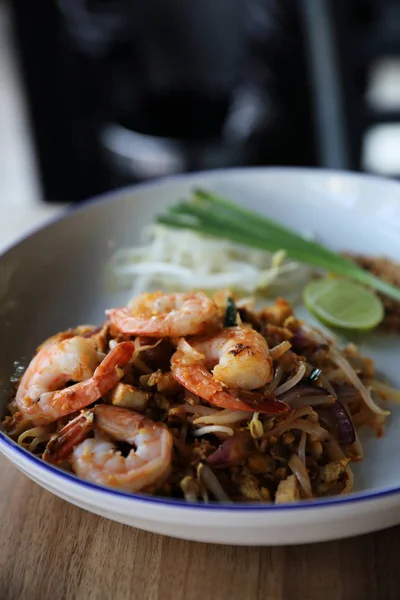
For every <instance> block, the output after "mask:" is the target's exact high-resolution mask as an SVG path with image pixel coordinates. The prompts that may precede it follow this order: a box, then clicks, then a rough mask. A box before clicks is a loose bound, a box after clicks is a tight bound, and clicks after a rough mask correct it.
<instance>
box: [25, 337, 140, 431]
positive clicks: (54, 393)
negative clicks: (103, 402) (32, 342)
mask: <svg viewBox="0 0 400 600" xmlns="http://www.w3.org/2000/svg"><path fill="white" fill-rule="evenodd" d="M133 352H134V343H133V342H122V343H120V344H118V345H117V346H116V347H115V348H114V349H113V350H112V351H111V352H110V353H109V354H107V356H106V357H105V358H104V360H103V361H102V362H101V364H100V365H99V364H98V363H99V359H98V355H97V352H96V350H95V348H94V346H93V344H92V343H91V342H90V341H89V340H87V339H85V338H83V337H81V336H75V337H72V338H69V339H66V340H63V341H61V342H60V341H58V342H57V341H55V342H53V343H49V344H46V345H44V346H42V347H41V349H40V350H39V352H38V353H37V354H36V356H35V357H34V358H33V359H32V361H31V363H30V364H29V366H28V368H27V370H26V371H25V373H24V375H23V377H22V379H21V382H20V385H19V387H18V390H17V395H16V399H15V400H16V405H17V407H18V410H19V411H20V413H22V415H23V416H24V417H25V419H27V420H28V421H32V422H33V424H34V425H45V424H48V423H52V422H53V421H56V420H57V419H59V418H60V417H63V416H65V415H68V414H70V413H72V412H75V411H77V410H80V409H82V408H84V407H85V406H88V405H89V404H91V403H92V402H95V401H96V400H98V399H99V398H101V396H103V395H104V394H105V393H106V392H108V391H109V390H110V389H112V388H113V387H114V386H115V385H116V384H117V383H118V381H119V379H120V378H121V376H122V374H123V371H122V370H118V367H124V366H126V365H127V364H128V363H129V361H130V359H131V357H132V354H133ZM71 381H75V382H78V383H75V384H74V385H70V386H69V387H65V386H66V385H67V384H68V383H70V382H71Z"/></svg>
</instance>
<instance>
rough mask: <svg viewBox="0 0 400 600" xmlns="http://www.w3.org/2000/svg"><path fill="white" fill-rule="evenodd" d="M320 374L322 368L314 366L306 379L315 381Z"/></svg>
mask: <svg viewBox="0 0 400 600" xmlns="http://www.w3.org/2000/svg"><path fill="white" fill-rule="evenodd" d="M321 375H322V369H317V368H316V367H315V368H314V369H313V370H312V371H311V373H310V374H309V376H308V381H311V382H315V381H317V379H318V378H319V377H320V376H321Z"/></svg>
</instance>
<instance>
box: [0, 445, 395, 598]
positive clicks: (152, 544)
mask: <svg viewBox="0 0 400 600" xmlns="http://www.w3.org/2000/svg"><path fill="white" fill-rule="evenodd" d="M0 474H1V476H0V599H1V600H20V599H23V600H48V599H57V600H64V599H68V600H70V599H74V600H75V599H77V600H89V599H90V600H91V599H93V600H94V599H95V600H100V599H101V600H103V599H104V600H108V599H113V600H120V599H121V600H125V599H129V600H136V599H140V600H169V599H174V600H219V599H225V598H227V599H228V598H229V599H241V600H253V599H255V600H281V599H284V600H297V599H304V600H338V599H340V600H376V599H382V600H389V599H390V600H392V599H393V600H399V599H400V528H398V527H397V528H394V529H390V530H386V531H383V532H380V533H377V534H374V535H368V536H362V537H358V538H353V539H349V540H343V541H339V542H330V543H324V544H313V545H306V546H291V547H275V548H255V547H252V548H239V547H234V546H216V545H211V544H200V543H194V542H185V541H181V540H175V539H172V538H167V537H162V536H158V535H154V534H150V533H145V532H142V531H139V530H136V529H132V528H130V527H127V526H125V525H119V524H117V523H113V522H112V521H108V520H106V519H103V518H101V517H97V516H94V515H92V514H90V513H88V512H85V511H83V510H81V509H79V508H75V507H74V506H72V505H70V504H67V503H66V502H65V501H63V500H60V499H59V498H57V497H55V496H53V495H52V494H50V493H49V492H46V491H45V490H43V489H41V488H40V487H39V486H38V485H36V484H35V483H33V482H31V481H30V480H29V479H27V478H26V477H25V476H24V475H22V474H21V473H19V471H17V469H15V467H14V466H12V465H11V463H9V462H8V461H7V460H6V459H5V458H4V457H1V456H0Z"/></svg>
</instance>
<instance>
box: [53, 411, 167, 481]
mask: <svg viewBox="0 0 400 600" xmlns="http://www.w3.org/2000/svg"><path fill="white" fill-rule="evenodd" d="M92 430H94V431H95V437H94V438H90V439H85V438H87V436H88V434H89V432H90V431H92ZM103 434H105V437H104V435H103ZM110 438H111V440H117V441H123V442H126V443H128V444H130V445H131V446H133V447H132V449H131V450H130V452H129V454H128V456H126V457H124V456H122V454H121V452H119V451H118V450H117V449H116V447H115V443H114V442H113V441H109V440H110ZM172 446H173V439H172V435H171V433H170V432H169V431H168V429H167V428H166V427H165V426H164V425H162V424H161V423H155V422H154V421H151V420H150V419H148V418H146V417H144V416H143V415H142V414H140V413H138V412H135V411H133V410H129V409H127V408H121V407H117V406H109V405H107V404H98V405H97V406H95V407H94V408H93V409H92V410H90V411H88V410H86V411H82V412H81V414H80V415H78V416H77V417H76V418H75V419H74V420H73V421H71V422H70V423H68V424H67V425H66V426H65V427H64V428H63V429H62V430H61V431H60V432H59V433H58V434H56V436H54V437H53V439H52V440H50V442H49V443H48V445H47V448H46V451H45V453H44V455H43V458H44V460H46V461H47V462H51V463H55V464H56V463H58V462H61V461H63V460H65V459H66V458H67V457H68V456H69V457H70V461H71V465H72V468H73V470H74V472H75V473H76V474H77V475H78V477H81V478H82V479H86V480H87V481H92V482H94V483H98V484H100V485H107V486H111V487H116V488H119V489H123V490H128V491H131V492H137V491H141V490H146V489H148V488H152V489H153V490H154V489H155V488H156V487H158V486H159V485H160V484H161V483H162V482H163V481H165V479H166V478H167V477H168V476H169V474H170V472H171V463H172Z"/></svg>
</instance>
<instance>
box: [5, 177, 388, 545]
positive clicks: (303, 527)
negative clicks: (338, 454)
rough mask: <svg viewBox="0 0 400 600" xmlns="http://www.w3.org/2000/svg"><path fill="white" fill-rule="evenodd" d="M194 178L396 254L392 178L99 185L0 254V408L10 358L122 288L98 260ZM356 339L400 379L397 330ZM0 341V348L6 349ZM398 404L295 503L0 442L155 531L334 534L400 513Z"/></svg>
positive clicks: (337, 242)
mask: <svg viewBox="0 0 400 600" xmlns="http://www.w3.org/2000/svg"><path fill="white" fill-rule="evenodd" d="M193 186H203V187H208V188H210V189H213V190H215V191H217V192H220V193H222V194H225V195H226V196H227V197H229V198H231V199H233V200H236V201H238V202H241V203H244V204H246V205H247V206H248V207H249V208H252V209H255V210H257V211H260V212H262V213H264V214H266V215H268V216H270V217H272V218H274V219H276V220H278V221H280V222H282V223H284V224H286V225H288V226H290V227H292V228H293V229H296V230H298V231H300V232H302V233H306V234H308V233H313V234H316V235H317V237H318V239H320V240H321V241H322V242H324V243H326V244H327V245H329V246H330V247H331V248H333V249H337V250H353V251H356V252H358V251H359V252H363V253H368V254H372V255H378V254H385V255H387V256H389V257H391V258H394V259H399V257H400V237H399V233H398V232H399V227H400V185H399V184H397V183H395V182H391V181H386V180H383V179H378V178H374V177H367V176H359V175H354V174H343V173H337V172H329V171H319V170H299V169H233V170H229V171H215V172H210V173H200V174H194V175H189V176H182V177H175V178H171V179H167V180H164V181H158V182H156V183H152V184H146V185H142V186H137V187H135V188H131V189H128V190H123V191H121V192H116V193H112V194H109V195H107V196H105V197H102V198H100V199H99V200H95V201H94V202H91V203H89V204H88V205H86V206H84V207H81V208H78V209H77V210H75V211H72V212H69V213H68V214H67V216H65V217H64V218H63V219H61V220H57V221H55V222H53V223H51V224H50V225H48V226H47V227H45V228H43V229H41V230H39V231H37V232H35V233H34V234H32V235H31V236H30V237H28V238H25V239H24V240H22V241H21V242H20V243H19V244H17V245H15V246H14V247H12V248H11V249H10V250H9V251H8V252H6V254H4V255H3V256H2V257H1V258H0V316H1V319H0V339H1V340H2V346H3V352H2V355H1V360H0V389H1V390H3V393H2V394H1V396H0V404H1V407H2V413H3V414H4V412H5V406H6V401H7V393H6V391H5V390H6V388H7V382H8V381H9V377H10V375H11V373H12V371H13V361H14V360H16V359H20V358H21V357H24V356H30V355H31V354H32V352H33V351H34V348H35V347H36V346H37V345H38V344H39V343H40V342H41V341H42V340H43V339H44V338H45V337H47V336H48V335H50V334H52V333H54V332H57V331H60V330H62V329H65V328H67V327H70V326H73V325H75V324H79V323H87V322H100V321H101V320H102V319H103V315H104V313H103V311H104V309H105V308H106V307H109V306H112V305H114V306H115V305H118V304H120V303H123V302H124V301H125V300H126V298H124V296H123V295H121V294H116V293H112V292H110V291H107V290H106V289H105V288H104V265H105V263H106V261H107V260H108V259H109V258H110V256H111V254H112V253H113V252H114V251H115V249H116V248H117V247H121V246H125V245H129V244H136V243H138V242H139V239H140V232H141V229H142V227H143V226H144V225H146V224H148V223H150V222H151V221H152V219H153V217H154V215H155V214H157V213H158V212H160V211H162V210H163V209H165V207H166V206H167V205H168V204H170V203H171V202H175V201H176V200H177V199H179V198H181V197H182V196H184V195H185V194H187V193H188V192H189V191H190V189H191V188H192V187H193ZM357 342H358V343H359V344H360V346H361V348H362V351H363V352H365V353H366V354H368V355H369V356H372V357H373V358H374V359H375V361H376V364H377V368H378V369H379V370H380V371H381V372H382V373H384V375H385V376H386V377H387V378H388V379H389V380H390V381H391V383H394V384H396V385H398V386H399V387H400V361H399V348H400V344H399V339H398V338H397V337H395V336H386V337H384V336H376V335H369V336H364V337H360V338H359V339H358V340H357ZM5 350H7V351H6V352H5ZM399 426H400V411H399V408H398V407H397V406H394V407H393V412H392V415H391V417H390V418H389V420H388V425H387V427H386V429H385V435H384V437H383V438H381V439H376V438H374V437H373V436H372V435H370V434H366V435H364V448H365V458H364V460H363V461H362V462H360V463H359V464H358V465H355V467H354V470H355V482H356V485H355V492H354V493H352V494H351V495H349V496H347V497H340V498H334V499H325V500H316V501H312V502H302V503H299V504H298V505H279V506H274V505H234V506H223V505H214V506H213V505H208V506H207V505H195V504H186V503H183V502H178V501H173V500H163V499H160V498H152V497H145V496H142V495H134V494H127V493H122V492H118V491H111V490H107V489H104V488H101V487H98V486H96V485H93V484H90V483H87V482H83V481H80V480H78V479H76V478H75V477H74V476H72V475H69V474H67V473H64V472H62V471H60V470H58V469H57V468H53V467H51V466H49V465H47V464H45V463H43V462H42V461H40V460H39V459H37V458H35V457H34V456H32V455H31V454H29V453H28V452H26V451H25V450H23V449H22V448H20V447H18V446H17V445H16V444H14V443H13V442H12V441H11V440H9V439H8V438H7V437H6V436H5V435H4V433H3V432H0V450H1V452H2V453H4V454H5V455H6V456H7V457H8V458H9V459H10V460H11V461H12V462H13V463H14V464H15V465H16V466H17V467H18V468H19V469H21V471H23V472H24V473H25V474H26V475H27V476H28V477H30V478H31V479H33V480H34V481H36V482H37V483H39V484H40V485H42V486H43V487H44V488H46V489H48V490H50V491H52V492H53V493H55V494H57V495H58V496H60V497H62V498H64V499H66V500H68V501H69V502H72V503H73V504H76V505H77V506H80V507H82V508H85V509H87V510H89V511H91V512H94V513H96V514H99V515H102V516H105V517H108V518H110V519H113V520H115V521H120V522H122V523H126V524H128V525H132V526H135V527H139V528H142V529H146V530H148V531H153V532H157V533H162V534H166V535H171V536H175V537H181V538H185V539H190V540H199V541H207V542H217V543H230V544H243V545H256V544H266V545H272V544H294V543H303V542H313V541H322V540H329V539H335V538H341V537H346V536H351V535H356V534H360V533H366V532H370V531H374V530H377V529H381V528H384V527H389V526H391V525H395V524H398V523H400V461H399V450H398V447H399V442H398V439H399V435H398V431H399Z"/></svg>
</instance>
